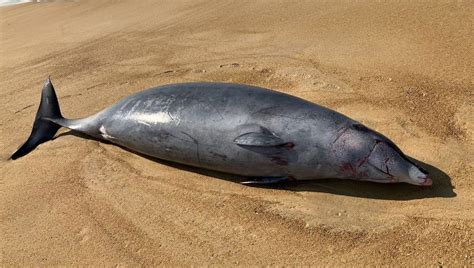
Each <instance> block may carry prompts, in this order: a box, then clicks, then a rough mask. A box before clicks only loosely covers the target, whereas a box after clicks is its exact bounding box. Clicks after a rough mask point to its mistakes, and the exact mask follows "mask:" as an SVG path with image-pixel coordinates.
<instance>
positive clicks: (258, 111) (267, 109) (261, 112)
mask: <svg viewBox="0 0 474 268" xmlns="http://www.w3.org/2000/svg"><path fill="white" fill-rule="evenodd" d="M273 108H278V106H270V107H266V108H263V109H260V110H257V111H255V112H253V113H252V114H251V115H254V114H265V115H272V116H277V117H283V118H290V119H294V120H301V119H304V118H303V117H294V116H288V115H283V114H277V113H272V112H270V110H271V109H273Z"/></svg>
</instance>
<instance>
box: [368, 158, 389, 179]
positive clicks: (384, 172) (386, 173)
mask: <svg viewBox="0 0 474 268" xmlns="http://www.w3.org/2000/svg"><path fill="white" fill-rule="evenodd" d="M367 164H369V165H370V166H372V167H373V168H375V169H377V170H378V171H380V172H382V173H383V174H385V175H387V176H389V177H390V179H391V180H393V181H394V180H395V177H393V175H392V174H390V173H388V172H386V171H384V170H382V169H380V168H379V167H377V166H376V165H374V164H372V163H370V162H367Z"/></svg>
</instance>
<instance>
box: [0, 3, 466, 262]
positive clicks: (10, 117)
mask: <svg viewBox="0 0 474 268" xmlns="http://www.w3.org/2000/svg"><path fill="white" fill-rule="evenodd" d="M473 6H474V4H473V2H472V1H469V0H464V1H463V0H460V1H408V0H407V1H388V0H386V1H384V0H382V1H369V0H367V1H363V0H360V1H349V0H347V1H342V0H340V1H287V2H285V1H266V0H262V1H82V0H81V1H65V2H56V3H42V4H22V5H15V6H9V7H2V8H0V23H1V30H0V34H1V38H0V41H1V43H0V53H1V69H0V81H1V86H0V87H1V92H0V94H1V97H0V106H1V107H2V109H1V110H0V158H1V160H0V174H1V183H0V192H1V194H0V204H1V212H0V213H1V217H0V222H1V239H0V245H1V265H2V266H4V265H57V264H63V265H90V264H95V265H158V264H162V265H187V264H240V265H248V264H257V265H276V264H313V265H343V264H350V265H362V264H368V265H382V264H386V265H397V266H402V265H410V266H415V265H420V264H424V265H431V266H432V265H455V266H460V265H467V266H469V265H473V264H474V234H473V229H474V210H473V207H474V176H473V175H474V169H473V163H474V159H473V157H474V118H473V115H474V108H473V103H474V100H473V92H474V80H473V73H474V68H473V62H474V49H473V47H472V45H473V44H474V38H473V37H474V34H473V27H472V25H473V15H472V14H473V13H474V8H473ZM48 75H51V76H52V80H53V83H54V84H55V87H56V90H57V93H58V95H59V101H60V104H61V108H62V112H63V114H64V115H65V116H66V117H69V118H78V117H83V116H87V115H90V114H93V113H95V112H97V111H100V110H101V109H103V108H105V107H107V106H108V105H111V104H113V103H115V102H116V101H118V100H119V99H120V98H122V97H124V96H127V95H129V94H131V93H134V92H137V91H140V90H143V89H146V88H148V87H152V86H156V85H161V84H166V83H172V82H186V81H225V82H238V83H246V84H252V85H257V86H263V87H268V88H273V89H276V90H279V91H283V92H287V93H289V94H292V95H295V96H299V97H302V98H305V99H308V100H310V101H314V102H317V103H319V104H322V105H325V106H327V107H330V108H332V109H335V110H337V111H339V112H342V113H344V114H346V115H348V116H350V117H352V118H354V119H356V120H360V121H361V122H363V123H364V124H366V125H367V126H369V127H371V128H374V129H376V130H377V131H380V132H382V133H384V134H386V135H387V136H388V137H390V138H391V139H392V140H393V141H395V142H396V143H397V144H398V145H399V146H400V147H401V148H402V149H403V150H404V151H405V152H406V153H407V154H408V155H410V156H411V157H413V158H415V159H417V160H418V161H420V163H421V164H422V165H423V166H424V167H425V168H426V169H428V171H430V172H431V174H432V177H433V181H434V185H433V187H431V188H429V189H423V188H419V187H415V186H410V185H406V184H397V185H381V184H375V183H364V182H357V181H338V180H323V181H313V182H306V183H298V184H290V185H284V186H280V187H274V188H254V187H246V186H243V185H240V184H238V183H236V181H237V180H236V178H235V177H232V176H226V175H223V174H216V173H212V172H206V171H202V170H198V169H193V168H186V167H183V166H177V165H170V164H167V163H164V162H162V161H153V160H151V159H146V158H143V157H141V156H139V155H136V154H133V153H130V152H127V151H125V150H123V149H121V148H119V147H117V146H114V145H111V144H105V143H101V142H98V141H95V140H90V139H84V138H83V137H79V136H77V135H71V133H69V132H68V131H67V130H63V131H62V132H61V134H59V137H58V138H56V139H54V140H53V141H50V142H47V143H44V144H42V145H41V146H39V148H37V149H36V150H35V151H33V152H32V153H30V154H29V155H27V156H25V157H23V158H21V159H19V160H16V161H9V160H7V159H8V157H9V156H10V155H11V153H12V152H14V151H15V150H16V149H17V147H18V146H19V145H21V144H22V143H23V142H24V140H25V139H26V138H27V136H28V135H29V133H30V131H31V125H32V122H33V118H34V116H35V112H36V109H37V106H38V103H39V94H40V90H41V87H42V83H43V81H44V80H45V79H46V78H47V76H48ZM236 101H238V100H236Z"/></svg>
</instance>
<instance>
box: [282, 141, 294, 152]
mask: <svg viewBox="0 0 474 268" xmlns="http://www.w3.org/2000/svg"><path fill="white" fill-rule="evenodd" d="M279 147H282V148H285V149H287V150H291V149H293V147H295V144H294V143H293V142H287V143H283V144H281V145H279Z"/></svg>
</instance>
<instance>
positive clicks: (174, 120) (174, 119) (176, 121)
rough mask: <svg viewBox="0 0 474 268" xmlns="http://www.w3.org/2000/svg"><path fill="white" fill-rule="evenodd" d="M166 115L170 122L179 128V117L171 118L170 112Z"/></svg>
mask: <svg viewBox="0 0 474 268" xmlns="http://www.w3.org/2000/svg"><path fill="white" fill-rule="evenodd" d="M167 113H168V116H169V117H170V118H171V120H172V121H173V122H175V123H176V125H177V126H179V123H181V120H180V119H179V117H174V116H172V115H171V113H170V112H167Z"/></svg>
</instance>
